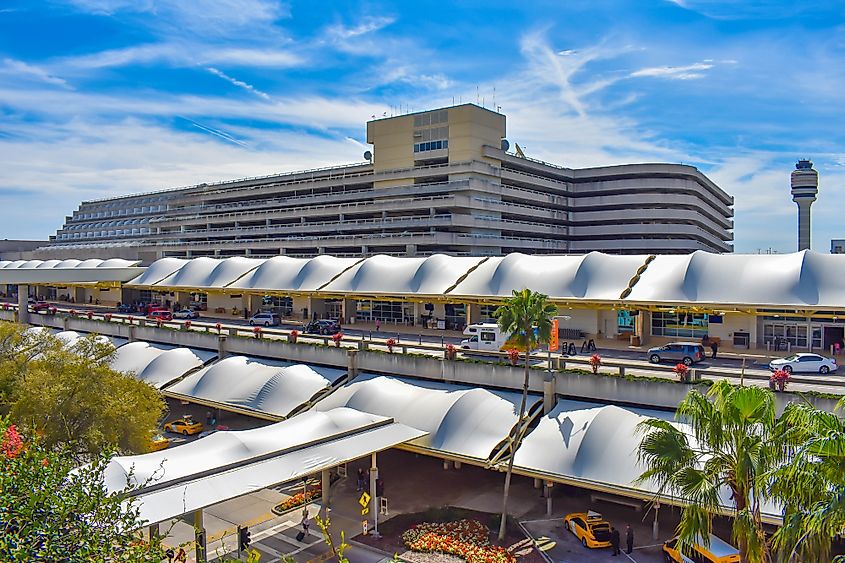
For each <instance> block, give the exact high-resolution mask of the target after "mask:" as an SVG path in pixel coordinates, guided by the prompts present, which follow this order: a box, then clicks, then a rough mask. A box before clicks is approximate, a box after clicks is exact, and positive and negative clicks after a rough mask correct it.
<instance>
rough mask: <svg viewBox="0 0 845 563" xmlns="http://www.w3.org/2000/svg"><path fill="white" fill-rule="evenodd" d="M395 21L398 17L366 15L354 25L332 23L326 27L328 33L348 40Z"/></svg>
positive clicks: (336, 37)
mask: <svg viewBox="0 0 845 563" xmlns="http://www.w3.org/2000/svg"><path fill="white" fill-rule="evenodd" d="M395 21H396V18H393V17H388V16H366V17H364V18H362V19H361V20H360V21H359V22H358V23H357V24H355V25H352V26H346V25H344V24H342V23H336V24H334V25H331V26H329V27H328V28H326V33H327V34H328V35H329V36H331V37H333V38H335V39H339V40H347V39H352V38H355V37H360V36H362V35H366V34H368V33H372V32H374V31H378V30H380V29H383V28H385V27H387V26H389V25H390V24H392V23H393V22H395Z"/></svg>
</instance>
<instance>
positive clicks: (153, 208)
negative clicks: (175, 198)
mask: <svg viewBox="0 0 845 563" xmlns="http://www.w3.org/2000/svg"><path fill="white" fill-rule="evenodd" d="M166 210H167V206H166V205H143V206H141V207H124V208H120V209H110V210H108V211H96V212H91V213H74V215H73V218H74V219H77V220H78V219H101V218H104V217H120V216H121V215H137V214H138V213H157V212H159V211H166Z"/></svg>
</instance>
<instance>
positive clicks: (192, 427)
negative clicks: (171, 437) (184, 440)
mask: <svg viewBox="0 0 845 563" xmlns="http://www.w3.org/2000/svg"><path fill="white" fill-rule="evenodd" d="M164 429H165V430H166V431H167V432H173V433H174V434H184V435H185V436H188V435H189V434H190V435H194V434H199V433H200V432H202V422H197V421H195V420H194V419H193V418H191V417H190V416H183V417H182V418H177V419H176V420H171V421H170V422H168V423H167V424H165V425H164Z"/></svg>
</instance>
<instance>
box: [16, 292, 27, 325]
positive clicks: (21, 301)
mask: <svg viewBox="0 0 845 563" xmlns="http://www.w3.org/2000/svg"><path fill="white" fill-rule="evenodd" d="M28 299H29V286H28V285H18V322H19V323H22V324H27V323H28V322H29V302H28V301H27V300H28Z"/></svg>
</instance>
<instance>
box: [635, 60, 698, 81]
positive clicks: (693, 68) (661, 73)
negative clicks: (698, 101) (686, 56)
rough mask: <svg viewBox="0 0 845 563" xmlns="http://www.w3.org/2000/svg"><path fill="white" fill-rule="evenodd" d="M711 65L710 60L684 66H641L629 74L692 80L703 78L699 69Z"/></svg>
mask: <svg viewBox="0 0 845 563" xmlns="http://www.w3.org/2000/svg"><path fill="white" fill-rule="evenodd" d="M713 66H714V65H713V63H710V62H701V63H694V64H691V65H686V66H656V67H649V68H642V69H640V70H637V71H635V72H632V73H631V74H630V76H632V77H635V78H639V77H654V78H666V79H669V80H692V79H695V78H704V74H703V73H702V72H700V71H703V70H710V69H711V68H713Z"/></svg>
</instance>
